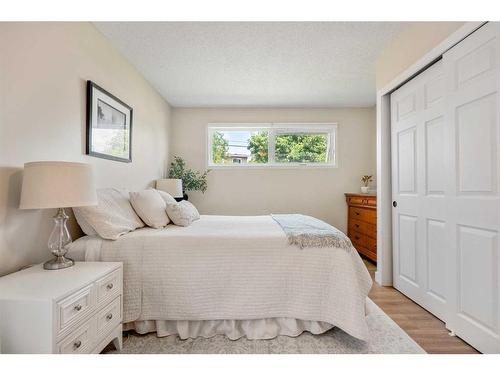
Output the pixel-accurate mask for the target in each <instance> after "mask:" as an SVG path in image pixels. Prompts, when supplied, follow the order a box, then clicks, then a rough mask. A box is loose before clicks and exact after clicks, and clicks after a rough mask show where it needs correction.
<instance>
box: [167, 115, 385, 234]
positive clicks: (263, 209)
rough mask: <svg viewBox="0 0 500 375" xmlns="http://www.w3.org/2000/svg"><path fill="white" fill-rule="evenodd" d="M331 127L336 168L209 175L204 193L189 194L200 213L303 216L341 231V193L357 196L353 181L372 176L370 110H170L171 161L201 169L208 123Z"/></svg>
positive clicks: (343, 212) (224, 171) (219, 171)
mask: <svg viewBox="0 0 500 375" xmlns="http://www.w3.org/2000/svg"><path fill="white" fill-rule="evenodd" d="M231 121H234V122H308V121H310V122H337V123H338V161H339V167H338V168H317V169H304V168H303V169H241V170H234V169H230V170H228V169H214V170H212V171H211V172H210V174H209V179H208V190H207V192H206V193H205V194H204V195H202V194H201V193H198V192H194V193H193V192H192V193H189V197H190V200H191V201H192V202H193V203H194V204H195V205H196V206H197V207H198V208H199V210H200V212H201V213H205V214H222V215H258V214H269V213H287V212H288V213H293V212H296V213H304V214H309V215H313V216H316V217H318V218H320V219H323V220H325V221H327V222H329V223H331V224H333V225H335V226H337V227H338V228H340V229H341V230H345V229H346V221H347V218H346V204H345V198H344V192H352V191H355V192H357V191H359V187H360V182H359V179H360V177H361V176H362V175H364V174H375V146H376V145H375V109H374V108H339V109H189V108H185V109H177V108H175V109H173V111H172V126H173V128H172V133H173V139H174V142H173V143H172V147H171V148H172V155H179V156H182V157H183V158H185V160H186V162H187V163H188V166H190V167H193V168H197V169H200V170H201V169H204V168H206V148H207V147H206V127H207V124H208V123H210V122H231Z"/></svg>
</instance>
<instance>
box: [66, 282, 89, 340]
mask: <svg viewBox="0 0 500 375" xmlns="http://www.w3.org/2000/svg"><path fill="white" fill-rule="evenodd" d="M93 308H94V299H93V287H92V285H89V286H87V287H85V288H84V289H82V290H79V291H78V292H77V293H75V294H72V295H71V296H69V297H66V298H65V299H63V300H62V301H59V302H57V310H58V312H57V314H58V317H59V327H58V332H61V331H63V330H64V329H65V328H67V327H68V326H70V325H71V324H72V323H73V322H75V321H77V320H78V319H80V317H83V316H84V315H86V314H87V312H89V311H90V310H92V309H93Z"/></svg>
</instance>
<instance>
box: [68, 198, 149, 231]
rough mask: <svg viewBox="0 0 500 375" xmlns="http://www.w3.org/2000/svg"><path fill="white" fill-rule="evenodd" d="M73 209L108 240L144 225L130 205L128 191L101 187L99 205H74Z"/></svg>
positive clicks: (76, 214)
mask: <svg viewBox="0 0 500 375" xmlns="http://www.w3.org/2000/svg"><path fill="white" fill-rule="evenodd" d="M73 211H74V212H75V216H77V217H81V218H82V219H83V220H84V221H86V222H87V223H88V224H89V226H91V227H92V228H93V229H94V230H95V231H96V232H97V234H98V235H99V236H100V237H102V238H104V239H107V240H116V239H118V237H120V236H121V235H122V234H125V233H128V232H130V231H133V230H135V229H137V228H142V227H143V226H144V223H143V222H142V221H141V219H140V218H139V216H137V214H136V213H135V211H134V209H133V208H132V206H131V205H130V201H129V198H128V192H126V191H123V190H119V189H99V190H97V206H87V207H73Z"/></svg>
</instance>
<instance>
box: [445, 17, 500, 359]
mask: <svg viewBox="0 0 500 375" xmlns="http://www.w3.org/2000/svg"><path fill="white" fill-rule="evenodd" d="M499 36H500V27H499V24H498V23H488V24H486V25H485V26H483V27H481V28H480V29H479V30H478V31H476V32H475V33H473V34H472V35H470V36H469V37H467V38H466V39H465V40H463V41H462V42H461V43H459V44H457V45H456V46H455V47H453V48H452V49H450V50H449V51H448V52H447V53H445V54H444V55H443V64H444V72H445V85H446V86H445V96H446V112H445V118H446V129H447V138H449V139H450V151H449V153H448V154H447V157H446V160H447V164H446V169H447V176H446V182H447V186H448V192H449V196H450V203H449V206H448V209H447V211H448V223H449V226H448V228H447V229H448V232H447V236H446V238H447V242H449V243H450V244H452V246H449V247H448V253H447V256H446V257H447V259H448V269H449V272H448V278H447V285H448V295H449V303H450V316H449V319H447V321H446V325H447V327H448V328H449V329H451V330H452V331H454V332H455V333H456V334H457V335H458V336H460V337H461V338H463V339H464V340H465V341H467V342H468V343H470V344H471V345H473V346H474V347H475V348H477V349H478V350H480V351H482V352H484V353H500V338H499V326H498V324H499V320H500V305H499V300H500V287H499V282H500V280H499V268H500V247H499V246H500V243H499V239H498V237H499V235H498V232H499V230H500V196H499V192H498V186H499V166H500V164H499V160H500V159H499V158H500V155H499V150H498V145H499V143H500V135H499V133H500V132H499V100H500V99H499V98H500V97H499V88H500V72H499V65H498V64H499V61H500V59H499V58H500V54H499V51H500V42H499V40H500V38H499Z"/></svg>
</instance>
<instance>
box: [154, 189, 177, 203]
mask: <svg viewBox="0 0 500 375" xmlns="http://www.w3.org/2000/svg"><path fill="white" fill-rule="evenodd" d="M150 190H154V191H156V192H157V193H158V194H160V197H162V198H163V200H164V201H165V204H169V203H177V201H176V200H175V198H174V197H172V196H171V195H170V194H169V193H167V192H166V191H163V190H157V189H153V188H150Z"/></svg>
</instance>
